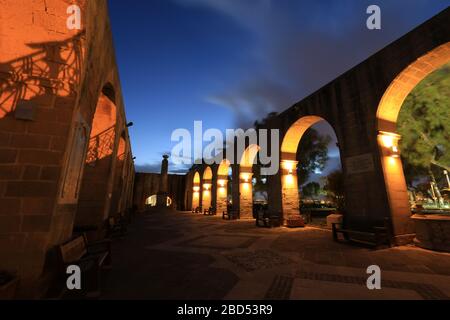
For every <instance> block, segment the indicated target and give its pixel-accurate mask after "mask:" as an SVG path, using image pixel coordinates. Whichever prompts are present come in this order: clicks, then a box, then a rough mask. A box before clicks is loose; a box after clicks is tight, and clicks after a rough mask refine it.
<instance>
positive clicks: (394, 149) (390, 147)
mask: <svg viewBox="0 0 450 320" xmlns="http://www.w3.org/2000/svg"><path fill="white" fill-rule="evenodd" d="M379 139H380V143H381V145H382V147H384V148H385V149H386V153H387V156H388V157H392V158H399V157H400V149H399V148H398V142H399V141H400V139H401V136H400V135H398V134H396V133H392V132H386V131H380V132H379Z"/></svg>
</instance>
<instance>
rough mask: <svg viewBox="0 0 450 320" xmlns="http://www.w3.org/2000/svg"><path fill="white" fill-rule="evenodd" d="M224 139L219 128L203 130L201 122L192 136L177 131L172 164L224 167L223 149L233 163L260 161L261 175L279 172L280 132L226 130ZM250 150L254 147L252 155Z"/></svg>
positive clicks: (197, 122)
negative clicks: (219, 165)
mask: <svg viewBox="0 0 450 320" xmlns="http://www.w3.org/2000/svg"><path fill="white" fill-rule="evenodd" d="M269 135H270V137H269ZM225 136H226V137H225V139H224V135H223V133H222V131H220V130H219V129H208V130H206V131H203V123H202V121H195V122H194V134H193V135H192V134H191V132H190V131H189V130H188V129H176V130H174V131H173V133H172V137H171V140H172V142H177V144H176V145H175V147H173V148H172V152H171V159H172V162H173V163H174V164H175V165H192V164H202V163H206V164H208V165H213V164H221V163H222V161H223V160H225V159H224V158H225V157H224V150H226V158H227V160H228V161H229V163H230V164H241V163H242V162H245V163H247V161H250V162H252V163H253V164H256V161H257V160H258V162H259V163H260V164H261V165H262V168H261V174H262V175H267V176H268V175H275V174H277V173H278V170H279V167H280V152H279V151H280V132H279V130H278V129H272V130H270V133H269V130H267V129H258V130H255V129H248V130H243V129H227V130H226V133H225ZM269 139H270V140H269ZM204 144H206V146H204ZM249 148H253V149H252V152H248V150H249ZM192 150H194V151H193V153H194V154H192ZM246 151H247V152H246ZM256 154H258V157H256ZM247 157H250V159H247ZM193 159H195V160H193Z"/></svg>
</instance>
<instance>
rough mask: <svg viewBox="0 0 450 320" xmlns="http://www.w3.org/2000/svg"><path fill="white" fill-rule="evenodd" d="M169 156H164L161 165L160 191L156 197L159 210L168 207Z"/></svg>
mask: <svg viewBox="0 0 450 320" xmlns="http://www.w3.org/2000/svg"><path fill="white" fill-rule="evenodd" d="M168 159H169V156H168V155H164V156H163V160H162V163H161V175H160V177H159V179H160V180H159V191H158V193H157V195H156V197H157V198H156V206H157V207H158V208H165V207H167V197H168V194H169V160H168Z"/></svg>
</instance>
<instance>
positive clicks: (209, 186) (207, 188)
mask: <svg viewBox="0 0 450 320" xmlns="http://www.w3.org/2000/svg"><path fill="white" fill-rule="evenodd" d="M203 188H204V189H205V191H208V190H209V189H210V188H211V185H210V184H209V183H205V184H203Z"/></svg>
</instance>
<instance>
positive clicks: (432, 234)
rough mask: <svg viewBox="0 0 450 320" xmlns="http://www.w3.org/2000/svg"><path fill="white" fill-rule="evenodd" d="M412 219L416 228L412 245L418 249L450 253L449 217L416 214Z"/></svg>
mask: <svg viewBox="0 0 450 320" xmlns="http://www.w3.org/2000/svg"><path fill="white" fill-rule="evenodd" d="M412 219H413V220H414V223H415V227H416V237H415V239H414V243H415V244H416V245H417V246H418V247H421V248H425V249H429V250H436V251H444V252H450V217H448V216H443V215H419V214H416V215H414V216H413V217H412Z"/></svg>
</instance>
